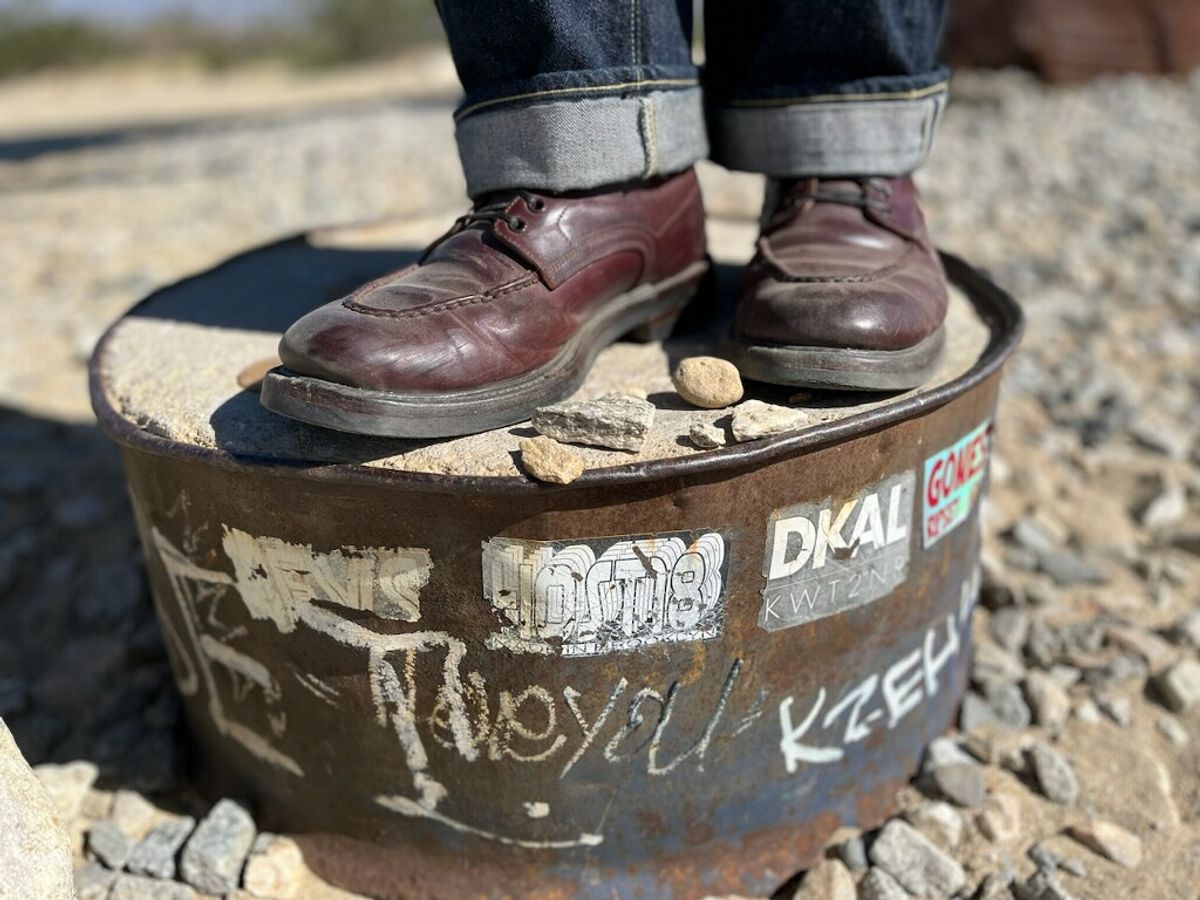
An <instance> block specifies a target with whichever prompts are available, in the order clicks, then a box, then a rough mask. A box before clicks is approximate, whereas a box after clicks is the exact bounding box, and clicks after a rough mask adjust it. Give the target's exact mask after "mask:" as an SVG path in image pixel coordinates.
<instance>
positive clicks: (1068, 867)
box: [1059, 859, 1087, 878]
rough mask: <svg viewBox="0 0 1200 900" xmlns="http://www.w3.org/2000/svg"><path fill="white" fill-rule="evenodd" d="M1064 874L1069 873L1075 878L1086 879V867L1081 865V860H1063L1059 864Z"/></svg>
mask: <svg viewBox="0 0 1200 900" xmlns="http://www.w3.org/2000/svg"><path fill="white" fill-rule="evenodd" d="M1059 868H1061V869H1062V870H1063V871H1064V872H1069V873H1070V874H1072V875H1074V876H1075V877H1076V878H1087V866H1085V865H1084V864H1083V860H1081V859H1064V860H1063V861H1062V862H1061V863H1060V864H1059Z"/></svg>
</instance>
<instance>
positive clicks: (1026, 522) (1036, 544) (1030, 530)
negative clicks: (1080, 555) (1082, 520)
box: [1012, 513, 1069, 554]
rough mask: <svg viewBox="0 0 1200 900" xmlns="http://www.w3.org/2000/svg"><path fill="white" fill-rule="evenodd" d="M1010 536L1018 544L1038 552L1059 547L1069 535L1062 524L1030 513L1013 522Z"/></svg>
mask: <svg viewBox="0 0 1200 900" xmlns="http://www.w3.org/2000/svg"><path fill="white" fill-rule="evenodd" d="M1012 537H1013V540H1014V541H1016V542H1017V545H1018V546H1020V547H1023V548H1024V549H1026V550H1029V551H1031V552H1032V553H1035V554H1038V553H1044V552H1046V551H1048V550H1055V549H1057V548H1059V547H1061V546H1062V545H1063V544H1064V543H1066V541H1067V538H1068V537H1069V535H1068V534H1067V531H1066V529H1065V528H1063V526H1062V525H1060V524H1058V523H1057V522H1054V521H1052V520H1051V519H1049V518H1048V517H1047V516H1045V515H1038V514H1037V513H1031V514H1029V515H1025V516H1021V518H1019V519H1017V521H1016V522H1015V523H1014V524H1013V529H1012Z"/></svg>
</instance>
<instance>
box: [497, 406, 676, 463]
mask: <svg viewBox="0 0 1200 900" xmlns="http://www.w3.org/2000/svg"><path fill="white" fill-rule="evenodd" d="M531 424H532V425H533V427H534V428H536V429H537V430H538V432H539V433H540V434H543V435H545V436H546V437H549V438H554V439H555V440H557V441H563V442H565V443H568V444H588V445H591V446H595V447H611V448H612V449H614V450H641V449H642V445H643V444H645V443H646V435H648V434H649V433H650V426H651V425H653V424H654V404H652V403H650V402H649V401H647V400H642V399H640V398H638V397H631V396H629V395H628V394H609V395H608V396H605V397H597V398H596V399H594V400H566V401H564V402H562V403H555V404H552V405H550V406H543V407H541V408H540V409H538V410H537V411H536V412H535V413H534V414H533V419H532V420H531ZM521 447H522V450H524V447H525V441H522V442H521ZM576 477H578V476H576ZM560 483H564V484H565V482H560Z"/></svg>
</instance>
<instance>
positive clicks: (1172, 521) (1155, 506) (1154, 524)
mask: <svg viewBox="0 0 1200 900" xmlns="http://www.w3.org/2000/svg"><path fill="white" fill-rule="evenodd" d="M1187 509H1188V502H1187V494H1186V493H1185V492H1184V490H1183V486H1182V485H1181V484H1180V483H1179V482H1178V481H1176V480H1175V479H1173V478H1172V479H1167V480H1166V481H1164V482H1163V484H1162V486H1161V488H1160V489H1159V492H1158V494H1157V495H1155V497H1154V498H1153V499H1152V500H1151V501H1150V502H1149V503H1148V504H1146V508H1145V509H1143V510H1142V512H1141V515H1139V516H1138V521H1140V522H1141V524H1142V527H1143V528H1148V529H1150V530H1151V531H1162V530H1163V529H1166V528H1170V527H1171V526H1172V525H1176V524H1178V523H1179V522H1182V521H1183V519H1184V517H1185V516H1186V515H1187Z"/></svg>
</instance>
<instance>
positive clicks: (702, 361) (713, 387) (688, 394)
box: [671, 356, 743, 409]
mask: <svg viewBox="0 0 1200 900" xmlns="http://www.w3.org/2000/svg"><path fill="white" fill-rule="evenodd" d="M671 381H672V382H673V383H674V385H675V391H676V392H677V393H678V394H679V396H680V397H682V398H683V399H684V400H686V401H687V402H688V403H690V404H692V406H699V407H700V408H701V409H721V408H722V407H725V406H732V405H733V404H735V403H737V402H738V401H739V400H741V399H742V393H743V389H742V376H741V374H740V373H739V372H738V370H737V366H735V365H734V364H733V363H731V362H729V361H728V360H724V359H718V358H717V357H715V356H689V357H688V358H687V359H685V360H683V361H682V362H681V363H680V364H679V366H678V368H676V369H675V374H674V375H673V376H671Z"/></svg>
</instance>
